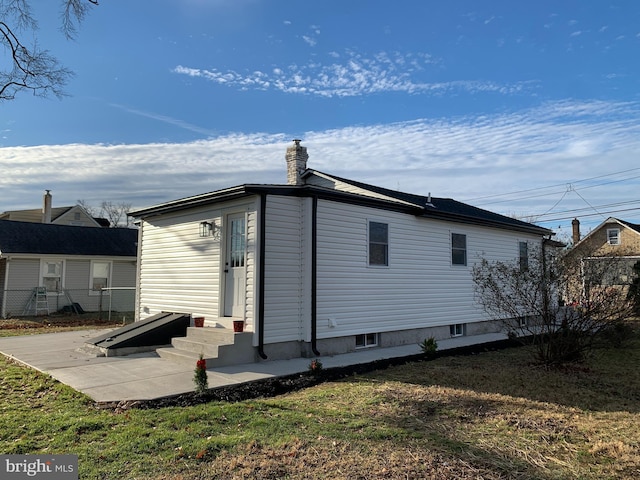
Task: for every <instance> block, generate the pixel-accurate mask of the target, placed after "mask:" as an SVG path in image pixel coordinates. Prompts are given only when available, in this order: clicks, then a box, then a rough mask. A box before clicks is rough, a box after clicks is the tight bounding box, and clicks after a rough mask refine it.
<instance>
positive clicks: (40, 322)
mask: <svg viewBox="0 0 640 480" xmlns="http://www.w3.org/2000/svg"><path fill="white" fill-rule="evenodd" d="M121 324H122V322H115V321H114V320H108V319H104V318H100V316H99V315H98V314H96V313H87V314H82V315H72V316H71V315H41V316H37V317H20V318H7V319H1V318H0V330H35V329H37V330H51V331H55V330H56V329H58V328H62V327H77V328H80V327H110V326H120V325H121ZM38 333H46V332H38Z"/></svg>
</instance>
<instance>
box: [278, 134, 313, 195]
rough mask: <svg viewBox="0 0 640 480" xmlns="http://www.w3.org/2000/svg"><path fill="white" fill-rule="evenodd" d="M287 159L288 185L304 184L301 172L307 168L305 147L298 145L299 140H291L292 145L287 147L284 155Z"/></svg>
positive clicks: (307, 156)
mask: <svg viewBox="0 0 640 480" xmlns="http://www.w3.org/2000/svg"><path fill="white" fill-rule="evenodd" d="M284 158H285V159H286V160H287V184H288V185H304V182H303V181H302V174H303V173H304V171H305V170H306V169H307V160H308V159H309V155H308V154H307V147H303V146H302V145H300V140H298V139H296V140H294V141H293V145H292V146H290V147H288V148H287V153H286V155H285V156H284Z"/></svg>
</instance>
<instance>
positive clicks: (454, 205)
mask: <svg viewBox="0 0 640 480" xmlns="http://www.w3.org/2000/svg"><path fill="white" fill-rule="evenodd" d="M308 172H309V173H313V172H317V170H308ZM318 173H322V172H318ZM323 175H325V176H328V177H331V178H334V179H336V180H339V181H341V182H344V183H348V184H351V185H353V186H355V187H358V188H362V189H363V190H369V191H371V192H375V193H378V194H381V195H385V196H387V197H390V198H395V199H397V200H400V201H402V202H408V203H412V204H414V205H417V206H419V207H420V208H423V209H424V211H423V214H422V215H423V216H425V217H433V218H441V219H443V220H453V221H455V220H458V221H465V220H466V221H471V222H472V223H473V222H474V221H475V222H478V223H481V224H485V225H494V226H497V227H498V226H499V227H502V228H513V229H517V230H529V231H535V232H536V233H539V234H542V235H549V234H551V233H552V232H551V231H550V230H548V229H546V228H544V227H540V226H538V225H534V224H532V223H528V222H523V221H522V220H518V219H515V218H511V217H507V216H505V215H500V214H499V213H494V212H491V211H489V210H484V209H482V208H478V207H474V206H472V205H469V204H466V203H462V202H459V201H457V200H453V199H452V198H439V197H431V196H429V197H425V196H423V195H415V194H412V193H406V192H399V191H396V190H390V189H388V188H384V187H377V186H375V185H369V184H367V183H362V182H358V181H355V180H350V179H348V178H343V177H337V176H335V175H330V174H323Z"/></svg>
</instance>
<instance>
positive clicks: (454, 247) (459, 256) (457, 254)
mask: <svg viewBox="0 0 640 480" xmlns="http://www.w3.org/2000/svg"><path fill="white" fill-rule="evenodd" d="M451 263H452V264H453V265H466V264H467V236H466V235H463V234H461V233H452V234H451Z"/></svg>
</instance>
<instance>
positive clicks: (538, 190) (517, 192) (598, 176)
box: [465, 167, 640, 205]
mask: <svg viewBox="0 0 640 480" xmlns="http://www.w3.org/2000/svg"><path fill="white" fill-rule="evenodd" d="M636 170H640V167H637V168H630V169H628V170H622V171H620V172H614V173H607V174H604V175H597V176H595V177H589V178H584V179H581V180H576V181H573V182H569V183H558V184H555V185H550V186H547V187H536V188H528V189H525V190H518V191H515V192H508V193H496V194H492V195H485V196H483V197H475V198H471V199H467V200H465V201H466V202H473V201H476V200H484V199H488V198H497V197H505V196H509V195H518V194H521V193H528V192H536V191H537V192H540V191H541V190H547V189H551V188H557V187H566V186H567V185H575V184H578V183H584V182H589V181H592V180H598V179H600V178H606V177H612V176H614V175H620V174H623V173H629V172H633V171H636ZM634 178H640V175H638V176H634V177H630V178H624V179H622V180H614V181H612V182H605V183H600V184H596V185H587V186H584V187H581V189H586V188H594V187H598V186H602V185H609V184H611V183H619V182H624V181H627V180H631V179H634ZM565 191H566V190H565ZM556 193H561V192H560V191H555V192H548V193H541V194H538V195H532V196H528V197H522V198H519V199H516V200H525V199H528V198H536V197H540V196H546V195H553V194H556ZM509 201H514V200H513V199H510V200H501V201H497V202H487V203H482V204H480V205H490V204H495V203H505V202H509Z"/></svg>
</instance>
